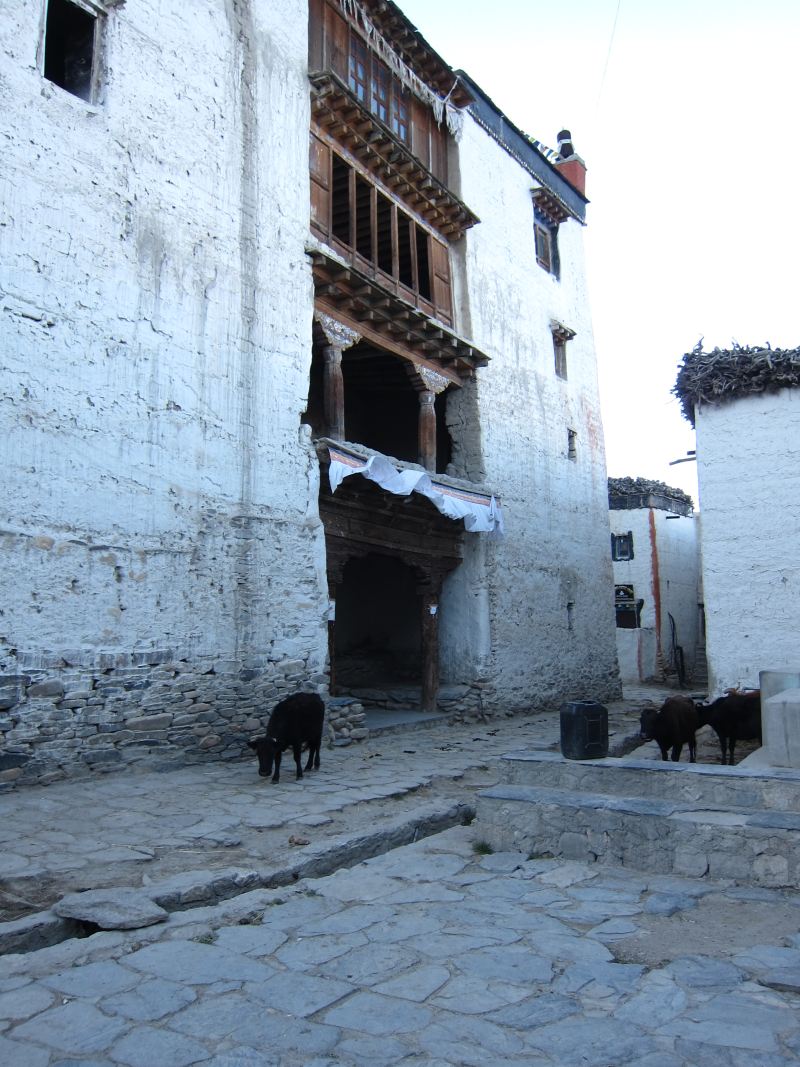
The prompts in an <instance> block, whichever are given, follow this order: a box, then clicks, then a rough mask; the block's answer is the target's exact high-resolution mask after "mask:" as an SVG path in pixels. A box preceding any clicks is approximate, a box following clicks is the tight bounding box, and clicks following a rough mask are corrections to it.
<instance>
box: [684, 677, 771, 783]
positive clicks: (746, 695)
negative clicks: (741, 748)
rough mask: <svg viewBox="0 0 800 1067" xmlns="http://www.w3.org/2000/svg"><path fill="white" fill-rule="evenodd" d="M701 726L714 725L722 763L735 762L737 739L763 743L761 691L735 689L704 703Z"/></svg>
mask: <svg viewBox="0 0 800 1067" xmlns="http://www.w3.org/2000/svg"><path fill="white" fill-rule="evenodd" d="M697 725H698V727H700V726H710V727H711V729H712V730H713V731H714V733H715V734H716V735H717V737H718V738H719V745H720V748H721V750H722V762H723V763H728V764H731V765H733V753H734V750H735V748H736V742H737V741H754V740H758V742H759V744H760V743H761V692H760V691H759V690H758V689H752V690H749V691H747V692H739V690H737V689H732V690H731V691H730V692H728V693H727V694H726V695H725V696H724V697H720V698H719V699H718V700H715V701H714V702H713V703H711V704H700V705H699V706H698V708H697Z"/></svg>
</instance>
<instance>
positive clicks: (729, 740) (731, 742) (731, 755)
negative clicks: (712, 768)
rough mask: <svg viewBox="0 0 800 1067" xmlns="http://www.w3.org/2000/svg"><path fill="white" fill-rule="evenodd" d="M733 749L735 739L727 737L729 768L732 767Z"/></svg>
mask: <svg viewBox="0 0 800 1067" xmlns="http://www.w3.org/2000/svg"><path fill="white" fill-rule="evenodd" d="M735 748H736V738H735V737H729V738H728V752H729V754H730V760H729V763H730V765H731V767H732V766H733V750H734V749H735Z"/></svg>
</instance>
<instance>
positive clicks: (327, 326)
mask: <svg viewBox="0 0 800 1067" xmlns="http://www.w3.org/2000/svg"><path fill="white" fill-rule="evenodd" d="M314 318H315V319H316V320H317V322H318V323H319V324H320V326H321V327H322V332H323V333H324V334H325V337H326V338H327V340H328V344H329V345H331V346H332V347H333V348H338V349H339V351H340V352H343V351H344V350H345V349H346V348H350V347H351V346H352V345H356V344H358V342H359V341H360V340H361V334H360V333H357V332H356V331H355V330H352V329H351V328H350V327H349V326H345V324H344V323H343V322H339V320H338V319H335V318H333V316H332V315H326V314H325V312H324V311H315V312H314Z"/></svg>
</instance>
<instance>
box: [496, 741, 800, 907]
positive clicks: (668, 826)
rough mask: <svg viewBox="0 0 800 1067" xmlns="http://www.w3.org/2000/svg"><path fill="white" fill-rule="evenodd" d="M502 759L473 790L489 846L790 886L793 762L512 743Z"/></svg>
mask: <svg viewBox="0 0 800 1067" xmlns="http://www.w3.org/2000/svg"><path fill="white" fill-rule="evenodd" d="M502 767H503V781H502V782H501V783H499V784H498V785H496V786H493V787H492V788H490V789H487V790H485V791H484V792H482V793H480V794H479V796H478V801H477V822H476V829H477V830H478V832H479V834H480V837H481V839H482V840H483V841H485V842H486V843H487V844H488V845H490V846H491V847H492V848H493V849H494V850H495V851H507V850H517V851H522V852H526V853H528V854H529V855H531V856H555V857H559V858H563V859H565V860H579V861H581V862H597V863H601V864H608V865H613V866H619V867H630V868H634V869H636V870H641V871H645V872H649V873H653V874H676V875H683V876H688V877H708V878H711V879H723V880H727V879H729V880H732V881H734V882H737V883H739V884H742V885H757V886H765V887H767V886H768V887H780V886H795V887H796V886H797V885H798V880H799V879H800V772H798V771H794V770H783V769H778V768H765V767H756V768H750V767H746V766H742V765H739V766H736V767H723V766H711V765H702V764H696V763H671V762H670V763H663V762H661V761H656V760H649V759H643V760H640V759H634V758H631V759H628V758H625V759H601V760H587V761H576V760H566V759H564V758H563V757H562V756H561V755H559V754H556V753H552V752H544V751H525V752H516V753H511V754H510V755H507V756H504V757H503V759H502Z"/></svg>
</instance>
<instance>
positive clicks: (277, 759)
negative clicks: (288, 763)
mask: <svg viewBox="0 0 800 1067" xmlns="http://www.w3.org/2000/svg"><path fill="white" fill-rule="evenodd" d="M324 717H325V705H324V704H323V702H322V698H321V697H319V696H318V695H317V694H316V693H293V694H292V696H290V697H286V698H285V699H284V700H281V701H280V703H278V704H276V705H275V707H274V709H273V711H272V714H271V715H270V717H269V722H268V723H267V736H266V737H264V738H260V739H259V740H258V741H248V742H247V744H248V746H249V747H250V748H252V749H253V751H254V752H255V753H256V755H257V756H258V773H259V774H260V775H261V777H262V778H268V777H269V775H270V774H271V773H272V765H273V762H274V764H275V773H274V774H273V775H272V781H273V782H277V781H279V780H280V769H281V753H282V752H285V751H286V749H287V748H289V747H290V746H291V749H292V754H293V755H294V762H295V765H296V766H297V777H298V778H302V777H303V771H302V768H301V766H300V753H301V752H302V750H303V745H308V762H307V763H306V770H307V771H310V770H311V769H312V767H313V768H314V770H316V769H317V768H318V767H319V750H320V746H321V745H322V722H323V719H324Z"/></svg>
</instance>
